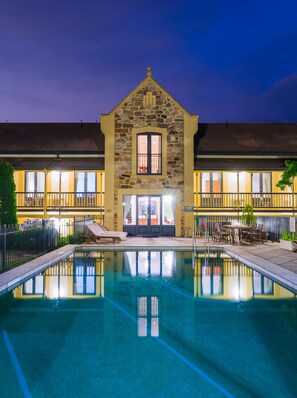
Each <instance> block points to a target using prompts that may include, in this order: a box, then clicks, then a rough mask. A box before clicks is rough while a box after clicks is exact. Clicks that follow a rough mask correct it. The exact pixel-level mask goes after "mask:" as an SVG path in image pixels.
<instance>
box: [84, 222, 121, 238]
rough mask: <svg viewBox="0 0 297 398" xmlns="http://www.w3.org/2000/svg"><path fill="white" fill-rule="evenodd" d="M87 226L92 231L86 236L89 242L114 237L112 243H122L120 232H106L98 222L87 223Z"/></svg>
mask: <svg viewBox="0 0 297 398" xmlns="http://www.w3.org/2000/svg"><path fill="white" fill-rule="evenodd" d="M86 227H87V228H88V230H89V231H90V233H89V234H88V235H87V236H86V237H87V241H88V242H92V241H95V242H97V241H98V240H100V239H112V243H120V241H121V240H122V238H121V236H120V235H119V234H118V233H116V232H115V233H107V232H104V231H103V230H102V229H101V228H100V227H99V225H97V224H87V225H86Z"/></svg>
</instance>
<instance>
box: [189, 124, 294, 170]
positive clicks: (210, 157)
mask: <svg viewBox="0 0 297 398" xmlns="http://www.w3.org/2000/svg"><path fill="white" fill-rule="evenodd" d="M194 152H195V160H194V164H195V170H282V169H284V168H285V159H290V158H296V157H297V124H276V123H275V124H272V123H271V124H264V123H258V124H252V123H250V124H249V123H245V124H243V123H241V124H235V123H234V124H233V123H231V124H230V123H200V124H199V128H198V132H197V133H196V135H195V137H194Z"/></svg>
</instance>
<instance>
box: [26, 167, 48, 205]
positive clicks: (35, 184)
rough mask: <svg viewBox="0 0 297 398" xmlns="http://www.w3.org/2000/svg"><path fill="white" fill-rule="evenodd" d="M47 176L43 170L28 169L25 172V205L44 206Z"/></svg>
mask: <svg viewBox="0 0 297 398" xmlns="http://www.w3.org/2000/svg"><path fill="white" fill-rule="evenodd" d="M44 188H45V176H44V173H43V172H42V171H26V174H25V192H26V194H25V197H24V205H25V206H33V207H34V206H39V207H42V206H43V202H44Z"/></svg>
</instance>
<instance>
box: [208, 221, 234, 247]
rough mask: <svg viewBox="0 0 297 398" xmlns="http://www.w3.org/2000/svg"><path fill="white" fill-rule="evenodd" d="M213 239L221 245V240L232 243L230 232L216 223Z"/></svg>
mask: <svg viewBox="0 0 297 398" xmlns="http://www.w3.org/2000/svg"><path fill="white" fill-rule="evenodd" d="M212 239H213V240H214V241H216V242H217V243H220V242H221V240H225V241H226V242H231V241H232V237H231V234H230V231H228V230H226V229H224V228H222V227H221V225H220V224H219V223H215V225H214V234H213V236H212Z"/></svg>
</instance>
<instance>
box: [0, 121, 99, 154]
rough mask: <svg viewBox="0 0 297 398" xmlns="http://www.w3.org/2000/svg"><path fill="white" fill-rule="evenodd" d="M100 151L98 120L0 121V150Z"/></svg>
mask: <svg viewBox="0 0 297 398" xmlns="http://www.w3.org/2000/svg"><path fill="white" fill-rule="evenodd" d="M92 152H93V153H104V135H103V134H102V132H101V130H100V124H99V123H0V153H36V154H37V153H92Z"/></svg>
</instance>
